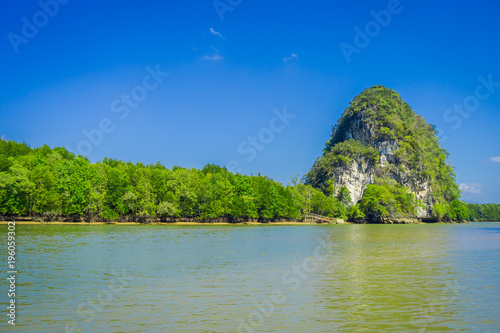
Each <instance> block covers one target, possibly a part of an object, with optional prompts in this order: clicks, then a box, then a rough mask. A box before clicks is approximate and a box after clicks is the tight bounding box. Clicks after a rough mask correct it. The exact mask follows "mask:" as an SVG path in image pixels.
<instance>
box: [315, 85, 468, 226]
mask: <svg viewBox="0 0 500 333" xmlns="http://www.w3.org/2000/svg"><path fill="white" fill-rule="evenodd" d="M436 134H437V132H436V130H435V128H434V126H432V125H429V124H427V123H426V121H425V120H424V118H423V117H421V116H419V115H417V114H416V113H415V112H413V110H412V109H411V107H410V106H409V105H408V104H407V103H405V102H404V101H403V100H402V99H401V97H400V96H399V94H398V93H397V92H395V91H394V90H392V89H388V88H385V87H383V86H374V87H371V88H369V89H366V90H365V91H363V92H362V93H361V94H359V95H358V96H356V97H355V98H354V100H353V101H352V102H351V103H350V106H349V107H348V108H347V109H346V110H345V111H344V113H343V115H342V117H341V118H340V119H339V121H338V123H337V124H336V125H335V126H334V127H333V133H332V136H331V138H330V140H329V141H328V142H327V143H326V146H325V149H324V151H323V156H321V157H320V158H318V159H317V160H316V162H315V163H314V165H313V167H312V169H311V170H310V172H309V173H308V174H307V175H306V176H305V182H306V184H311V185H313V186H314V187H316V188H319V189H321V190H322V191H323V192H325V194H327V193H328V192H332V193H333V194H334V195H337V196H338V195H339V194H340V192H346V193H348V194H350V199H351V200H352V201H351V202H352V203H351V205H352V206H353V207H355V206H354V205H356V204H358V206H359V205H361V206H363V205H365V206H366V205H370V204H372V205H374V206H373V207H375V213H374V214H373V215H374V216H372V217H375V218H377V217H380V215H383V214H385V215H391V216H399V217H409V216H413V217H419V218H422V219H436V220H437V219H442V218H443V217H446V215H447V214H448V215H450V214H449V212H450V207H451V208H453V205H454V204H456V202H458V198H459V197H460V190H459V188H458V186H457V184H456V182H455V175H454V173H453V168H452V167H451V166H450V165H449V164H447V162H446V160H447V155H448V153H447V152H446V150H444V149H442V148H441V147H440V145H439V142H438V138H437V135H436ZM371 184H373V185H372V188H370V185H371ZM375 186H378V188H376V187H375ZM369 188H370V191H367V189H369ZM345 189H347V190H349V192H347V191H345ZM377 191H378V192H377ZM368 192H369V193H368ZM375 192H377V193H379V194H380V193H382V194H383V193H386V194H387V196H388V197H387V198H381V199H380V200H379V201H377V198H375V200H372V199H373V198H367V195H371V196H373V195H374V193H375ZM382 194H380V195H382ZM403 197H405V198H403ZM400 199H401V200H400ZM370 200H371V201H370ZM405 202H406V203H405ZM410 202H411V203H410ZM377 205H378V206H377ZM373 207H372V208H373ZM377 207H378V208H379V209H378V208H377ZM365 208H366V207H365ZM377 209H378V213H377ZM450 219H453V218H452V217H451V216H450Z"/></svg>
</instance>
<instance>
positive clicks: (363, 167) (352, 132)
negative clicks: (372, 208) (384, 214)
mask: <svg viewBox="0 0 500 333" xmlns="http://www.w3.org/2000/svg"><path fill="white" fill-rule="evenodd" d="M363 118H364V117H363V116H362V115H357V116H356V117H354V118H353V119H351V120H350V121H349V122H348V123H347V124H345V125H346V130H345V132H343V133H341V134H340V135H341V136H342V141H345V140H350V139H354V140H356V141H360V142H362V143H363V145H365V146H371V147H374V148H375V149H376V150H377V151H378V153H379V156H380V157H379V159H378V162H377V163H373V162H372V161H370V159H368V158H366V157H361V158H359V159H356V160H353V161H351V163H349V165H347V166H345V165H344V166H339V167H337V168H335V169H334V170H332V171H333V172H332V179H333V184H334V186H335V189H336V193H335V194H338V191H339V190H340V188H341V187H343V186H345V187H346V188H347V189H348V190H349V192H350V194H351V199H352V201H353V204H356V203H358V202H359V201H360V200H361V198H362V197H363V193H364V192H365V190H366V187H367V186H368V185H369V184H374V183H375V177H377V176H381V175H384V176H385V177H387V178H389V179H393V180H395V181H396V182H397V183H398V184H401V185H403V186H404V187H406V188H408V189H410V190H411V191H412V192H413V194H414V195H415V198H416V199H417V200H420V202H421V203H422V206H419V207H418V212H417V217H419V218H432V215H433V212H432V206H433V204H434V202H433V200H432V189H431V184H430V181H429V180H428V179H422V178H418V177H414V176H412V175H411V173H410V172H409V171H408V170H409V167H408V166H407V165H405V163H404V162H403V161H401V159H400V158H398V157H397V156H396V155H395V154H394V153H395V152H396V151H398V149H399V146H398V140H397V139H388V140H385V139H379V138H377V136H376V134H375V128H374V125H372V124H370V123H369V122H368V121H367V119H363Z"/></svg>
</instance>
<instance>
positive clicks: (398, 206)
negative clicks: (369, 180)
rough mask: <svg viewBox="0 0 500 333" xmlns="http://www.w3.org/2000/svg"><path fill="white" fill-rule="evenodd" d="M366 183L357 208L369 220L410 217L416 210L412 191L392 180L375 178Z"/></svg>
mask: <svg viewBox="0 0 500 333" xmlns="http://www.w3.org/2000/svg"><path fill="white" fill-rule="evenodd" d="M376 182H377V184H371V185H368V187H367V188H366V191H365V193H364V194H363V197H362V199H361V201H360V203H359V209H360V210H361V211H362V212H363V214H365V215H366V217H368V218H369V219H371V220H378V219H380V218H383V217H389V216H390V217H412V216H415V214H416V212H417V205H418V203H417V201H416V200H415V197H414V195H413V193H412V192H411V191H410V190H409V189H407V188H404V187H403V186H401V185H399V184H397V183H396V182H395V181H394V180H392V179H390V180H386V179H377V180H376Z"/></svg>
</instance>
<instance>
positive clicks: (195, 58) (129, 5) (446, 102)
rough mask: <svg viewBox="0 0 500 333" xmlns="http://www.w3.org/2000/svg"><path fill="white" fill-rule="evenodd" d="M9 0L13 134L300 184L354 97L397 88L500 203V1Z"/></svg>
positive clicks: (5, 85) (473, 191)
mask: <svg viewBox="0 0 500 333" xmlns="http://www.w3.org/2000/svg"><path fill="white" fill-rule="evenodd" d="M214 3H215V5H214ZM1 6H2V8H1V9H2V10H0V22H1V23H0V28H1V31H0V35H1V36H2V39H1V42H0V61H1V62H2V65H3V66H1V67H0V88H1V93H0V135H2V134H3V135H5V138H6V139H12V140H16V141H26V142H27V143H29V144H30V145H31V146H32V147H37V146H40V145H43V144H49V145H50V146H52V147H53V146H64V147H67V148H71V149H73V150H74V151H76V152H85V153H87V155H88V157H89V159H90V160H91V161H97V160H101V159H102V158H103V157H105V156H107V157H113V158H117V159H122V160H126V161H132V162H143V163H145V164H149V163H156V161H160V162H161V163H163V164H165V165H166V166H168V167H171V166H173V165H180V166H185V167H196V168H201V167H203V166H204V165H205V164H206V163H215V164H219V165H226V166H228V167H230V168H232V169H235V170H239V171H241V172H242V173H245V174H257V173H259V172H260V173H261V174H264V175H268V176H269V177H271V178H273V179H275V180H278V181H280V182H282V183H285V184H286V183H288V182H289V180H290V177H292V176H294V175H299V176H302V175H304V174H305V173H306V172H307V171H308V170H309V169H310V167H311V165H312V163H313V162H314V160H315V159H316V158H317V157H318V156H319V155H320V154H321V152H322V149H323V146H324V143H325V142H326V141H327V140H328V139H329V137H330V135H331V127H332V125H333V124H334V123H335V122H336V121H337V119H338V118H339V117H340V115H341V114H342V112H343V110H344V109H345V108H346V107H347V106H348V103H349V101H350V100H352V98H353V97H354V96H356V95H357V94H359V93H360V92H361V91H362V90H363V89H364V88H367V87H370V86H372V85H379V84H382V85H385V86H387V87H389V88H392V89H395V90H396V91H397V92H399V93H400V94H401V96H402V97H403V99H404V100H405V101H406V102H408V103H409V104H410V105H411V106H412V108H413V109H414V111H415V112H417V113H419V114H420V115H422V116H424V117H425V118H426V119H427V121H428V122H430V123H432V124H435V125H436V126H437V127H438V128H439V129H440V130H441V132H442V133H443V140H442V144H443V146H444V148H446V149H447V150H448V151H449V152H450V155H451V156H450V163H452V165H453V166H454V167H455V170H456V174H457V181H458V183H459V184H461V187H462V189H463V198H464V199H466V200H469V201H476V202H496V203H500V177H498V175H499V171H500V113H499V109H500V65H499V60H498V59H499V55H500V54H499V53H500V52H499V51H500V43H499V37H498V31H500V21H499V20H498V14H499V12H500V4H498V3H497V2H494V1H483V0H479V1H475V2H471V1H456V0H455V1H440V2H439V3H436V2H435V1H430V0H413V1H410V0H401V1H400V2H398V1H394V0H391V1H329V2H326V1H314V0H313V1H308V2H305V1H295V2H290V1H272V2H270V1H261V0H254V1H239V0H220V1H219V0H217V1H216V2H214V1H213V0H208V1H191V0H184V1H175V2H174V1H146V2H142V3H139V2H138V1H134V2H133V1H122V2H119V4H117V3H111V2H109V3H107V2H102V1H101V2H98V1H76V0H71V1H69V0H59V2H56V0H48V1H44V0H42V1H41V2H38V1H22V2H21V1H14V0H6V1H4V2H3V3H2V5H1ZM377 19H378V20H377ZM360 31H361V33H359V32H360ZM346 50H347V51H346ZM166 73H168V75H167V74H166ZM488 82H489V83H488ZM84 132H85V133H87V136H89V137H86V136H85V134H84Z"/></svg>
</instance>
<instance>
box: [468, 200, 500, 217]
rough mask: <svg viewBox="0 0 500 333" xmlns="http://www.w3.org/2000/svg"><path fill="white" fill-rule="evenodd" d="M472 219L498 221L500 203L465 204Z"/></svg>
mask: <svg viewBox="0 0 500 333" xmlns="http://www.w3.org/2000/svg"><path fill="white" fill-rule="evenodd" d="M467 207H468V208H469V213H470V217H469V219H470V220H472V221H500V205H498V204H473V203H470V204H468V205H467Z"/></svg>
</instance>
